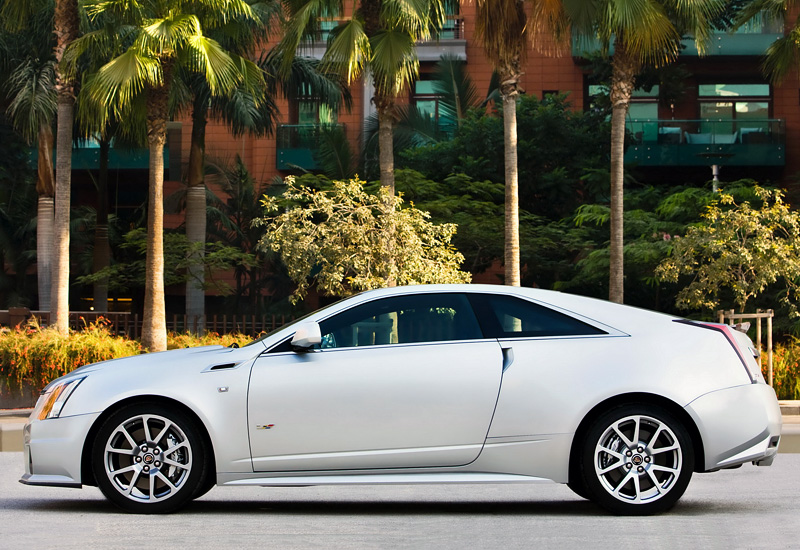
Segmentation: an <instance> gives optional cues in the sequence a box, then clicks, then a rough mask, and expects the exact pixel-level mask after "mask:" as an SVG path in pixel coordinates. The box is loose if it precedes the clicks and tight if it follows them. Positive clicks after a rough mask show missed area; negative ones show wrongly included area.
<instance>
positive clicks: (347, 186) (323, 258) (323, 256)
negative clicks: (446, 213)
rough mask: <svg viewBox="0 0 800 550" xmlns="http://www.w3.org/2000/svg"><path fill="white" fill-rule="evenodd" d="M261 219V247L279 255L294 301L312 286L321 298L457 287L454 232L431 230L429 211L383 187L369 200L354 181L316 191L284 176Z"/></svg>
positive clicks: (463, 276)
mask: <svg viewBox="0 0 800 550" xmlns="http://www.w3.org/2000/svg"><path fill="white" fill-rule="evenodd" d="M263 205H264V208H265V210H266V213H267V217H264V218H262V219H261V220H258V224H259V225H260V226H261V227H263V228H264V230H265V235H264V237H263V238H262V239H261V241H260V242H259V248H261V249H262V250H272V251H274V252H277V253H279V254H280V257H281V259H282V260H283V262H284V264H285V265H286V268H287V270H288V273H289V276H290V277H291V278H292V279H293V280H294V282H295V284H296V285H297V289H296V290H295V293H294V296H293V298H292V300H293V301H294V302H296V301H298V300H300V299H302V298H303V297H304V296H305V295H306V293H307V292H308V288H309V286H310V285H311V284H314V283H315V284H316V288H317V290H319V291H320V292H321V293H323V294H327V295H334V296H346V295H348V294H352V293H354V292H358V291H360V290H367V289H372V288H380V287H385V286H389V284H390V283H391V282H395V283H396V284H398V285H409V284H429V283H461V282H468V281H469V280H470V275H469V273H466V272H464V271H460V270H459V266H460V265H461V263H462V262H463V261H464V257H463V256H462V255H461V254H460V253H459V252H458V251H456V250H455V248H454V247H453V246H452V245H451V244H450V242H451V239H452V237H453V235H454V234H455V231H456V227H455V225H453V224H442V225H435V224H433V223H431V222H430V221H429V217H430V216H429V214H428V213H427V212H423V211H421V210H418V209H416V208H414V207H413V206H410V207H405V208H402V207H401V205H402V199H401V198H400V197H398V196H396V195H389V194H388V191H387V190H386V188H385V187H383V186H382V187H381V189H380V193H379V194H376V195H373V194H369V193H367V192H366V191H364V182H361V181H359V180H357V179H354V180H349V181H334V182H332V184H331V187H330V188H329V189H327V190H319V191H317V190H314V189H312V188H310V187H306V186H304V185H302V183H299V182H297V181H296V180H295V179H294V178H287V180H286V189H285V191H284V192H283V195H282V196H281V197H279V198H274V197H265V198H264V201H263Z"/></svg>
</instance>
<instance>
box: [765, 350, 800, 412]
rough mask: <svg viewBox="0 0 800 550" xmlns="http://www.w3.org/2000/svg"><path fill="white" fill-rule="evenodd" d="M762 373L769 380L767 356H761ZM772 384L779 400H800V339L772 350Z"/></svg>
mask: <svg viewBox="0 0 800 550" xmlns="http://www.w3.org/2000/svg"><path fill="white" fill-rule="evenodd" d="M761 371H762V372H763V373H764V378H765V379H767V354H766V352H764V353H762V354H761ZM772 383H773V387H774V388H775V393H777V394H778V399H800V339H797V338H793V339H791V340H790V341H788V342H786V343H779V344H776V345H775V347H774V348H773V350H772Z"/></svg>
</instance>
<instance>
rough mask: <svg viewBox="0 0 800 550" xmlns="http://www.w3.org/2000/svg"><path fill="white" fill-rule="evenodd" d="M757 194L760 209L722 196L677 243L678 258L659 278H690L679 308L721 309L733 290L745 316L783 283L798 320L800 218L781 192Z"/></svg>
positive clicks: (674, 241) (666, 262) (759, 191)
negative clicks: (775, 285)
mask: <svg viewBox="0 0 800 550" xmlns="http://www.w3.org/2000/svg"><path fill="white" fill-rule="evenodd" d="M754 191H755V194H756V196H757V198H758V199H759V201H760V202H761V205H760V206H753V205H752V204H751V203H750V202H742V203H740V204H736V202H735V201H734V197H733V196H732V195H730V194H728V193H726V192H722V193H721V194H720V195H719V198H718V200H717V201H715V202H714V203H713V204H712V205H711V206H710V207H709V208H708V211H707V212H706V213H705V214H704V215H703V219H702V222H701V223H700V224H698V225H693V226H690V227H689V228H688V230H687V232H686V235H684V236H682V237H676V238H674V239H672V254H671V256H670V257H669V258H667V259H666V260H664V261H663V262H662V263H661V264H660V265H659V266H658V269H657V271H656V273H657V275H658V276H659V277H660V278H661V279H663V280H666V281H672V282H676V281H678V279H679V277H681V276H683V275H688V276H689V277H690V279H691V281H690V283H689V284H688V285H686V286H685V287H684V288H683V289H682V290H681V291H680V292H679V293H678V297H677V305H678V307H680V308H683V309H692V308H716V307H717V306H718V305H719V300H720V293H721V292H722V291H723V290H724V289H727V290H729V291H730V292H731V293H732V295H733V299H734V301H735V302H736V305H737V307H738V309H739V311H742V312H743V311H745V307H746V305H747V302H748V301H749V300H751V299H752V298H755V297H757V296H758V295H759V294H760V293H762V292H764V290H765V289H767V287H768V286H769V285H771V284H772V283H775V282H776V281H779V280H780V281H781V282H782V284H783V285H784V288H785V292H784V293H783V296H782V301H783V302H784V303H785V304H786V305H788V306H789V308H790V312H791V313H792V314H793V315H795V316H797V315H798V311H797V302H798V299H799V298H800V285H799V284H798V281H800V213H798V212H797V211H795V210H792V209H791V208H790V207H789V205H787V204H786V203H785V202H783V193H782V192H781V191H779V190H769V189H765V188H761V187H755V189H754Z"/></svg>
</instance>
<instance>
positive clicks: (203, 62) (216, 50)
mask: <svg viewBox="0 0 800 550" xmlns="http://www.w3.org/2000/svg"><path fill="white" fill-rule="evenodd" d="M187 52H188V54H189V55H188V58H189V63H190V67H192V68H193V69H194V70H196V71H198V72H199V73H201V74H202V75H203V76H204V77H205V79H206V81H207V82H208V87H209V89H210V90H211V93H212V94H213V95H220V94H226V93H229V92H230V91H231V90H233V89H234V88H235V87H236V86H237V85H238V84H239V83H240V82H242V76H243V75H242V74H241V73H240V72H239V71H238V70H237V66H236V64H235V63H234V61H233V59H231V56H230V55H228V53H227V52H226V51H225V50H224V49H223V48H222V47H221V46H220V45H219V43H218V42H217V41H216V40H213V39H211V38H208V37H207V36H203V35H195V36H192V37H191V38H190V39H189V40H188V42H187Z"/></svg>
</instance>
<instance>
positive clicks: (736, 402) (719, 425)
mask: <svg viewBox="0 0 800 550" xmlns="http://www.w3.org/2000/svg"><path fill="white" fill-rule="evenodd" d="M686 411H687V412H688V413H689V415H690V416H691V417H692V418H693V419H694V421H695V424H696V425H697V427H698V429H699V430H700V436H701V438H702V440H703V450H704V456H705V464H704V466H705V471H713V470H719V469H721V468H730V467H733V466H737V465H740V464H744V463H746V462H753V463H755V464H757V465H761V466H769V465H770V464H772V461H773V460H774V459H775V454H777V452H778V444H779V441H780V436H781V424H782V420H781V409H780V406H779V405H778V400H777V398H776V397H775V392H774V391H773V390H772V388H770V387H769V386H767V385H766V384H748V385H746V386H737V387H734V388H727V389H724V390H719V391H715V392H711V393H708V394H705V395H703V396H701V397H699V398H697V399H695V400H694V401H692V402H691V403H689V405H687V406H686Z"/></svg>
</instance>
